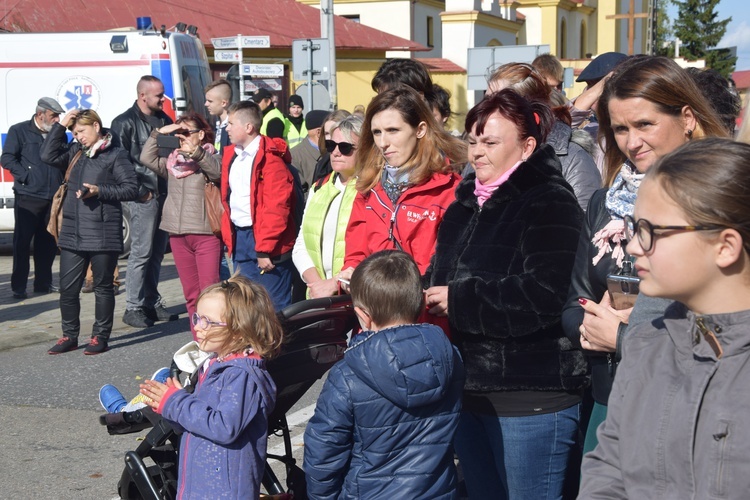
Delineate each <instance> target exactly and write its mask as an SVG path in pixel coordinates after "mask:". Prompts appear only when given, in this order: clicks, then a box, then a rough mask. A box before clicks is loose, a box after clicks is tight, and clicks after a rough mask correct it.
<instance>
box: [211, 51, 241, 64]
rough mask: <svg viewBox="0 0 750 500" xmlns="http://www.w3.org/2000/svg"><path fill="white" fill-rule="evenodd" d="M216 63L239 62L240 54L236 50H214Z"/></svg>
mask: <svg viewBox="0 0 750 500" xmlns="http://www.w3.org/2000/svg"><path fill="white" fill-rule="evenodd" d="M214 61H216V62H239V61H240V53H239V52H238V51H236V50H214Z"/></svg>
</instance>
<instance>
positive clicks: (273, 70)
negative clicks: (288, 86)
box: [241, 64, 284, 78]
mask: <svg viewBox="0 0 750 500" xmlns="http://www.w3.org/2000/svg"><path fill="white" fill-rule="evenodd" d="M241 72H242V75H243V76H260V77H268V78H280V77H282V76H284V65H283V64H243V65H242V66H241Z"/></svg>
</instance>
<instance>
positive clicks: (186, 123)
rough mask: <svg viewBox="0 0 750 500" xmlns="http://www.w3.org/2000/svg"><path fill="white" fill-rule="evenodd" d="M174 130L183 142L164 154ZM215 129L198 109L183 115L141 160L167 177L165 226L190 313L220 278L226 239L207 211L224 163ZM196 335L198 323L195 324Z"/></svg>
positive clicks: (153, 135)
mask: <svg viewBox="0 0 750 500" xmlns="http://www.w3.org/2000/svg"><path fill="white" fill-rule="evenodd" d="M170 134H174V135H175V136H177V137H178V138H179V139H180V147H179V148H177V149H175V150H173V151H172V152H170V153H169V156H167V157H166V158H165V157H163V156H159V146H158V137H159V136H160V135H170ZM213 143H214V129H213V127H211V126H210V125H209V124H208V122H207V121H206V119H205V118H204V117H203V116H201V115H199V114H197V113H188V114H185V115H182V116H181V117H180V118H179V119H178V120H177V121H176V122H175V123H174V124H170V125H166V126H164V127H162V128H160V129H157V130H154V131H153V132H151V135H150V136H149V138H148V139H147V140H146V143H145V144H144V145H143V150H142V152H141V162H142V163H143V164H144V165H145V166H146V167H148V168H149V169H151V170H153V171H154V172H155V173H156V175H158V176H159V177H162V178H164V179H167V200H166V201H165V202H164V212H163V214H162V217H161V223H160V225H159V228H160V229H161V230H163V231H165V232H167V233H168V234H169V243H170V246H171V247H172V255H173V256H174V264H175V267H176V268H177V274H178V276H179V277H180V283H181V284H182V293H183V295H184V296H185V301H186V302H187V312H188V315H189V316H192V314H193V313H194V312H195V302H196V300H197V299H198V295H200V292H201V290H203V289H204V288H206V287H207V286H209V285H212V284H214V283H217V282H218V281H219V262H220V260H221V239H219V238H217V237H216V236H215V235H214V233H213V232H212V231H211V225H210V224H209V222H208V218H207V216H206V207H205V195H204V191H205V186H206V182H208V181H211V182H215V183H218V182H219V179H220V177H221V165H220V164H219V161H218V159H217V158H216V157H215V156H214V153H216V150H215V149H214V146H213ZM191 331H192V333H193V339H195V326H193V325H191Z"/></svg>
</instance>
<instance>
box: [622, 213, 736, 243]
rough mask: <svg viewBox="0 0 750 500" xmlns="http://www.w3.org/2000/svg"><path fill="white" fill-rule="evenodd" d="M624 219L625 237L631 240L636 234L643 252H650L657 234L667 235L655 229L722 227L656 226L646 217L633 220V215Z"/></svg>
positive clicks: (695, 229) (710, 228)
mask: <svg viewBox="0 0 750 500" xmlns="http://www.w3.org/2000/svg"><path fill="white" fill-rule="evenodd" d="M624 220H625V237H626V238H627V239H628V241H631V240H632V239H633V237H634V236H635V235H637V236H638V243H640V244H641V248H642V249H643V251H644V252H650V251H651V249H652V248H653V247H654V239H655V238H656V237H657V236H669V235H668V234H660V233H656V232H655V231H716V230H717V229H722V228H721V226H656V225H654V224H651V223H650V222H649V221H647V220H646V219H638V220H635V219H634V218H633V217H631V216H629V215H626V216H625V217H624Z"/></svg>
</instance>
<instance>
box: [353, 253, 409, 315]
mask: <svg viewBox="0 0 750 500" xmlns="http://www.w3.org/2000/svg"><path fill="white" fill-rule="evenodd" d="M351 293H352V303H353V304H354V305H355V306H357V307H360V308H362V309H364V310H365V311H366V312H367V314H369V315H370V318H372V321H373V322H375V324H377V325H380V326H385V325H389V324H391V323H393V322H396V321H403V322H406V323H414V322H416V321H417V319H418V318H419V316H420V314H422V310H423V308H424V294H423V293H422V278H421V276H420V274H419V269H418V268H417V264H416V262H414V259H413V258H412V256H411V255H409V254H407V253H406V252H402V251H400V250H382V251H380V252H375V253H374V254H372V255H370V256H369V257H367V258H366V259H365V260H363V261H362V263H360V264H359V265H358V266H357V268H356V269H355V270H354V273H353V274H352V280H351Z"/></svg>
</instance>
